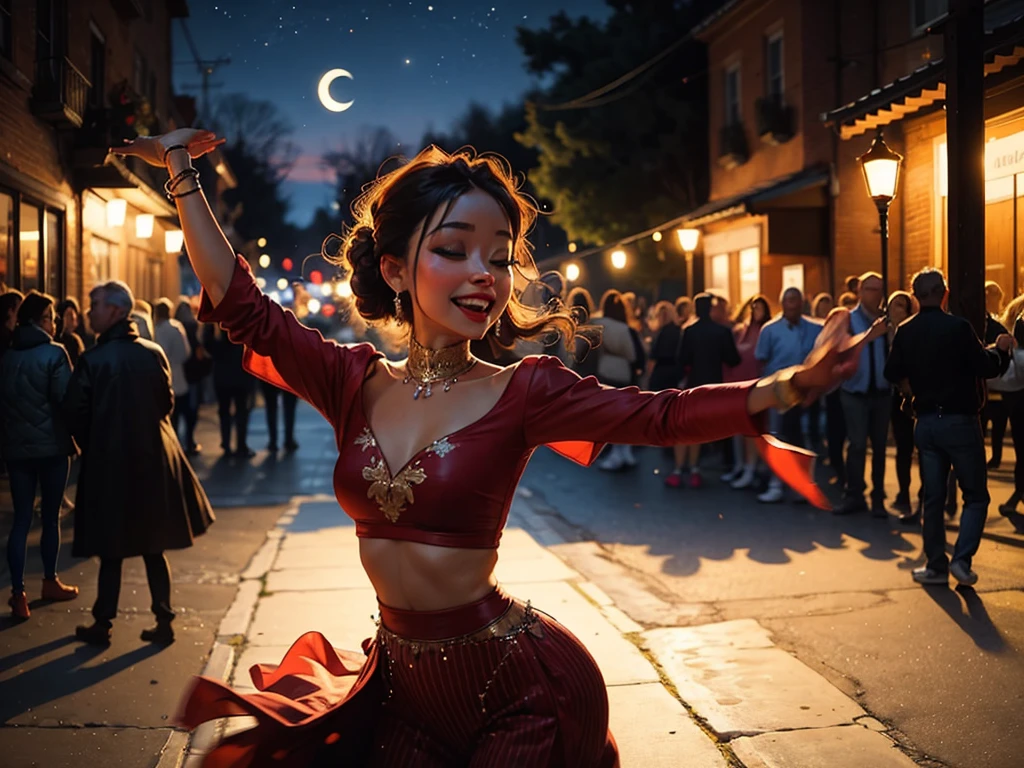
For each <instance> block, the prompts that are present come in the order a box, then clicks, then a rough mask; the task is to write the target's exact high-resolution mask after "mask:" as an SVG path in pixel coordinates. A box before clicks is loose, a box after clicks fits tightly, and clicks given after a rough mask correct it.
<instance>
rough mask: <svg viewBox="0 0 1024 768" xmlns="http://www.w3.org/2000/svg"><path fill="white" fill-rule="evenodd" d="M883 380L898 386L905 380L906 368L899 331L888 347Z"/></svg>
mask: <svg viewBox="0 0 1024 768" xmlns="http://www.w3.org/2000/svg"><path fill="white" fill-rule="evenodd" d="M885 378H886V380H887V381H888V382H889V383H890V384H896V385H899V384H900V382H902V381H903V380H904V379H905V378H907V368H906V365H905V363H904V362H903V344H902V338H901V337H900V329H899V328H897V329H896V333H895V334H894V335H893V337H892V344H891V345H890V346H889V357H888V358H887V359H886V361H885Z"/></svg>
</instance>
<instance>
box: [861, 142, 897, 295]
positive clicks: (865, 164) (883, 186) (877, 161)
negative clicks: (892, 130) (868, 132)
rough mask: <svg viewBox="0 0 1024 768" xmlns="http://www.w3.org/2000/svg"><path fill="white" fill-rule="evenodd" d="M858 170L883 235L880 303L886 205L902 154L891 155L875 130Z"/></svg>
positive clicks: (885, 279) (885, 286)
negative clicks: (862, 173) (875, 209)
mask: <svg viewBox="0 0 1024 768" xmlns="http://www.w3.org/2000/svg"><path fill="white" fill-rule="evenodd" d="M857 162H859V163H860V167H861V170H862V171H864V183H865V184H867V188H868V197H870V198H871V199H872V200H874V201H875V207H876V208H878V228H879V230H880V231H881V233H882V303H883V306H884V304H885V301H886V298H887V297H888V296H889V204H890V203H892V201H893V200H894V199H895V197H896V189H897V188H898V186H899V181H900V168H902V166H903V155H901V154H900V153H899V152H893V151H892V150H891V149H889V146H888V145H887V144H886V143H885V139H884V138H882V131H881V130H879V131H878V135H877V136H875V140H874V141H872V142H871V147H870V148H869V149H868V151H867V152H865V153H864V154H863V155H861V156H860V157H858V158H857Z"/></svg>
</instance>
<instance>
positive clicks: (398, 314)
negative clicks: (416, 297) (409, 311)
mask: <svg viewBox="0 0 1024 768" xmlns="http://www.w3.org/2000/svg"><path fill="white" fill-rule="evenodd" d="M395 322H397V323H404V322H405V312H404V311H403V310H402V297H401V296H399V294H398V291H395Z"/></svg>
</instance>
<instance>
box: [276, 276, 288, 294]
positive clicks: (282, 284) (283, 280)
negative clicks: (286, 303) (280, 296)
mask: <svg viewBox="0 0 1024 768" xmlns="http://www.w3.org/2000/svg"><path fill="white" fill-rule="evenodd" d="M277 287H278V290H281V291H283V290H284V289H285V288H287V287H288V278H287V277H279V278H278V279H277Z"/></svg>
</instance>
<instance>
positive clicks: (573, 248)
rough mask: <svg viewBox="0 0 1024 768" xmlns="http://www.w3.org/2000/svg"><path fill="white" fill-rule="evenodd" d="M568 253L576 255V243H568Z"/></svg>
mask: <svg viewBox="0 0 1024 768" xmlns="http://www.w3.org/2000/svg"><path fill="white" fill-rule="evenodd" d="M569 253H576V243H569Z"/></svg>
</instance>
